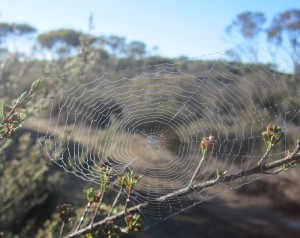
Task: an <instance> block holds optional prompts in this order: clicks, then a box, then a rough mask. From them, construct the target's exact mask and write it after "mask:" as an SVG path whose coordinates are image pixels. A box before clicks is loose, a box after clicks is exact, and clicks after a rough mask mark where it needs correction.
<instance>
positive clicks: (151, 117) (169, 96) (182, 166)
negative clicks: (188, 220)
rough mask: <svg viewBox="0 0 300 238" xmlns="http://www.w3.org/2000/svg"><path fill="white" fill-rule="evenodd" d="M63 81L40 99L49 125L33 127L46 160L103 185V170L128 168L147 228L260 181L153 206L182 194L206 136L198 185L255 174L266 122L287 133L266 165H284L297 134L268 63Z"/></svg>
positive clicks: (295, 106) (183, 66)
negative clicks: (207, 148) (210, 139)
mask: <svg viewBox="0 0 300 238" xmlns="http://www.w3.org/2000/svg"><path fill="white" fill-rule="evenodd" d="M47 80H51V79H47ZM64 82H65V84H64V85H65V86H64V87H65V88H63V89H61V90H60V91H59V92H58V93H57V95H56V96H55V97H54V98H52V99H45V100H46V101H48V103H50V105H51V110H50V113H49V114H47V113H45V112H41V119H43V121H47V123H46V124H47V126H45V123H43V124H41V125H40V126H39V127H40V129H39V140H40V143H41V144H42V145H43V147H44V148H45V150H46V151H47V152H48V155H49V157H50V158H51V160H53V161H54V162H55V163H57V164H58V165H59V166H61V167H62V168H63V169H64V170H65V171H67V172H70V173H74V174H75V175H76V176H79V177H81V178H82V179H84V180H87V181H92V182H94V183H100V176H99V174H100V171H101V168H102V167H104V166H109V167H110V168H112V169H113V170H112V171H113V172H112V175H111V176H112V177H116V176H117V175H121V174H124V173H125V172H126V171H128V170H129V169H131V170H133V171H134V173H135V174H138V175H141V176H142V178H141V180H140V181H139V182H138V183H137V184H136V186H135V189H134V192H133V194H132V199H131V206H134V205H136V204H140V203H143V202H145V201H148V202H150V203H151V205H150V206H147V207H146V208H142V209H141V210H140V212H141V214H142V215H143V216H144V217H146V218H149V219H150V220H151V221H153V220H154V221H161V220H163V219H165V218H166V217H169V216H170V215H174V214H176V213H178V212H181V211H183V210H185V209H187V208H189V207H191V206H193V205H195V204H199V203H200V202H202V201H205V200H207V199H209V198H211V197H214V196H216V195H218V194H220V193H223V192H226V191H229V190H231V189H234V188H236V187H239V186H241V185H243V184H247V183H250V182H252V181H254V180H256V179H258V178H260V177H262V176H265V175H255V176H245V177H242V176H241V178H240V179H239V180H235V181H232V182H228V183H224V184H219V185H216V186H213V187H207V188H205V189H203V188H202V189H194V190H193V192H191V193H187V194H178V196H172V197H170V198H168V199H165V200H163V201H158V200H157V199H158V198H159V197H161V196H163V195H167V194H170V193H174V192H175V191H177V190H179V189H184V188H185V187H187V186H188V184H189V182H190V181H191V178H192V176H193V173H194V171H195V168H196V167H197V164H198V163H199V160H200V159H201V156H202V155H201V148H200V142H201V140H202V138H203V137H207V136H210V135H212V136H214V138H215V140H216V143H215V145H214V147H213V149H212V151H211V152H210V153H208V155H207V158H206V159H205V161H204V163H203V165H202V166H201V169H200V171H199V172H198V173H197V175H196V177H195V182H197V183H199V182H206V181H209V180H211V179H212V178H214V177H215V176H216V171H227V174H237V173H239V172H240V171H243V170H246V169H249V168H251V167H253V166H255V165H256V164H257V163H258V161H259V160H260V159H261V157H262V156H263V154H264V153H265V145H264V142H263V140H262V139H261V135H260V133H261V131H263V130H264V129H265V128H266V126H267V125H268V124H269V123H274V124H278V125H280V126H281V127H282V128H283V131H284V133H285V137H284V138H283V139H282V141H281V142H280V144H279V145H278V146H277V147H276V149H275V150H274V151H272V153H271V156H270V158H269V160H275V159H279V158H283V157H284V155H285V153H286V151H287V150H289V149H293V146H294V144H295V140H296V139H297V135H298V136H299V105H300V104H299V102H300V100H299V92H298V93H297V92H291V91H292V90H291V89H289V88H291V87H288V84H289V82H290V81H289V80H288V77H287V75H286V74H284V73H282V74H280V73H278V71H275V70H274V69H272V68H271V67H267V66H266V65H256V64H241V63H235V62H228V61H224V60H223V61H222V60H215V61H201V60H198V59H190V60H188V59H187V60H182V61H180V62H175V63H163V64H157V65H151V66H147V67H143V68H138V69H128V70H124V71H119V72H117V73H116V72H112V73H106V74H102V75H93V76H90V77H88V76H82V77H70V78H65V79H64ZM112 180H113V179H112ZM112 188H113V189H115V191H117V190H118V189H117V185H115V184H113V185H112Z"/></svg>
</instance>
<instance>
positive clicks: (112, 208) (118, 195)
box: [107, 187, 123, 217]
mask: <svg viewBox="0 0 300 238" xmlns="http://www.w3.org/2000/svg"><path fill="white" fill-rule="evenodd" d="M122 190H123V188H122V187H120V190H119V192H118V194H117V196H116V198H115V200H114V202H113V204H112V206H111V209H110V212H109V213H108V215H107V217H110V215H111V214H112V212H113V210H114V208H115V206H116V205H117V202H118V200H119V197H120V196H121V193H122Z"/></svg>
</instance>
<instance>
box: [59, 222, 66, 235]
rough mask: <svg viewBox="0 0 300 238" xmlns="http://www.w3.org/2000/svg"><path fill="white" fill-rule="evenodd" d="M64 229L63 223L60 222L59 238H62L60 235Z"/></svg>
mask: <svg viewBox="0 0 300 238" xmlns="http://www.w3.org/2000/svg"><path fill="white" fill-rule="evenodd" d="M64 227H65V223H64V222H62V224H61V227H60V231H59V238H61V237H62V233H63V231H64Z"/></svg>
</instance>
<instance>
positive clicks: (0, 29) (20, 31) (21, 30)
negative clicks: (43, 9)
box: [0, 23, 36, 43]
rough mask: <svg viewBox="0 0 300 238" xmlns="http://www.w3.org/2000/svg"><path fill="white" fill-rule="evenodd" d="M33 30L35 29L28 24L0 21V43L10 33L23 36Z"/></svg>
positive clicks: (10, 34)
mask: <svg viewBox="0 0 300 238" xmlns="http://www.w3.org/2000/svg"><path fill="white" fill-rule="evenodd" d="M35 32H36V29H35V28H34V27H32V26H30V25H28V24H23V23H22V24H17V23H0V43H1V42H2V41H3V40H4V39H5V38H7V37H9V36H12V35H18V36H24V35H28V34H32V33H35Z"/></svg>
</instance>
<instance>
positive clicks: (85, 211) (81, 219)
mask: <svg viewBox="0 0 300 238" xmlns="http://www.w3.org/2000/svg"><path fill="white" fill-rule="evenodd" d="M90 206H91V202H88V204H87V205H86V207H85V210H84V212H83V215H82V216H81V218H80V221H79V223H78V226H77V228H76V231H78V230H79V229H80V226H81V225H82V222H83V220H84V218H85V216H86V214H87V212H88V210H89V208H90Z"/></svg>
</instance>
